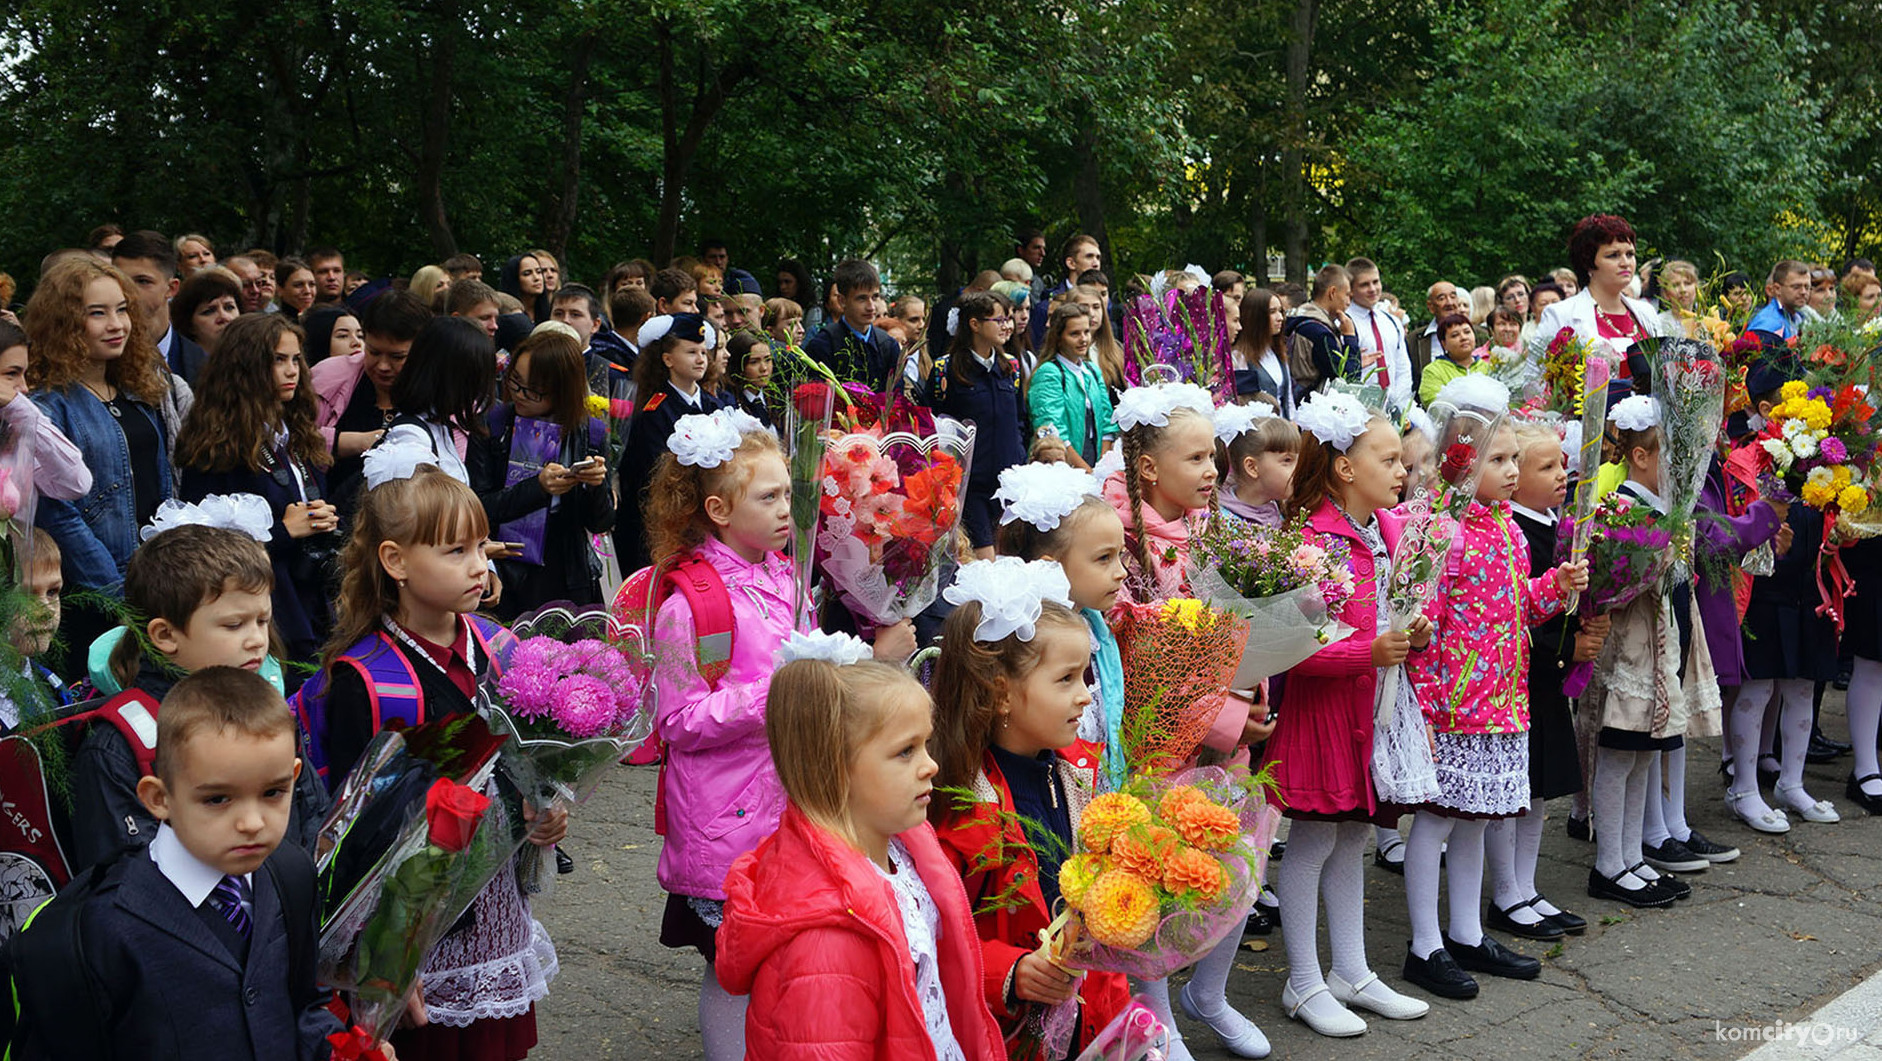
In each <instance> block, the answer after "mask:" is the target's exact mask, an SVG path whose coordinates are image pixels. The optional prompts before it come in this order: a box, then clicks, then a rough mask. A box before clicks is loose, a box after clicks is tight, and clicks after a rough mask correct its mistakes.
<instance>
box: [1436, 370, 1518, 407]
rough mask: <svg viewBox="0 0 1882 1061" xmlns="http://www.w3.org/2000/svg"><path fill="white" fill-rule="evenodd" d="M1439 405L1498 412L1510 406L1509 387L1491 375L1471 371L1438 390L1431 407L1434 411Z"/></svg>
mask: <svg viewBox="0 0 1882 1061" xmlns="http://www.w3.org/2000/svg"><path fill="white" fill-rule="evenodd" d="M1441 406H1449V407H1450V408H1451V409H1454V410H1457V409H1470V410H1473V411H1476V412H1484V413H1500V412H1503V411H1505V410H1507V409H1508V408H1509V407H1510V389H1509V388H1508V387H1506V386H1504V385H1503V384H1502V383H1501V382H1499V381H1497V380H1496V379H1495V378H1493V377H1490V376H1486V375H1483V374H1482V373H1480V372H1473V373H1470V374H1469V375H1466V376H1459V377H1457V378H1456V379H1454V380H1452V381H1451V382H1449V383H1446V384H1445V385H1444V387H1443V389H1441V390H1439V391H1438V396H1437V399H1436V400H1434V401H1433V402H1432V403H1431V408H1432V410H1433V411H1434V412H1435V411H1437V409H1438V408H1439V407H1441Z"/></svg>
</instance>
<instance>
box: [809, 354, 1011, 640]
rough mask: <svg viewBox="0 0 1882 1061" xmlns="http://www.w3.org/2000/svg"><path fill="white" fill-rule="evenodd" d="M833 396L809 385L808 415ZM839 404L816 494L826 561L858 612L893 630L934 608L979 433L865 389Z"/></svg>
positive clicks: (820, 554)
mask: <svg viewBox="0 0 1882 1061" xmlns="http://www.w3.org/2000/svg"><path fill="white" fill-rule="evenodd" d="M824 394H825V392H824V391H823V390H821V389H819V385H815V384H811V385H806V386H805V387H799V388H798V390H797V393H796V400H795V402H794V404H796V405H797V411H798V414H799V415H800V416H803V417H805V418H806V419H810V418H812V417H814V416H817V415H820V410H821V408H822V403H823V402H824V400H825V398H824ZM836 398H837V404H836V406H835V408H834V409H833V410H832V412H831V427H830V430H829V434H828V437H827V441H826V443H825V447H824V451H823V455H822V460H821V464H820V468H819V473H820V474H819V476H818V483H817V485H816V487H815V490H814V493H812V494H811V496H814V497H816V498H818V499H819V500H818V514H819V516H820V524H819V526H818V528H817V532H816V547H817V548H816V552H817V565H818V566H819V567H820V568H822V570H823V573H824V575H825V577H827V578H828V579H829V580H830V584H831V585H832V586H833V587H834V588H835V589H836V592H837V595H838V596H839V597H840V598H841V599H842V601H843V603H844V604H845V605H846V606H848V607H849V609H850V610H851V611H853V612H855V613H856V615H857V616H859V617H860V618H862V619H863V620H864V621H866V622H868V623H870V624H872V625H875V626H888V625H890V624H892V623H896V622H899V621H900V620H902V619H906V618H908V617H909V616H912V615H914V614H916V613H917V612H919V611H921V610H922V609H923V608H926V607H927V606H928V605H930V604H932V603H933V602H934V597H935V591H936V581H937V577H938V574H939V571H940V565H941V560H942V558H943V557H944V556H945V555H946V554H947V549H948V545H949V544H950V542H951V541H952V540H953V537H954V530H955V528H956V526H958V525H959V523H960V515H961V493H962V491H963V489H964V488H965V485H966V481H965V471H966V469H967V468H968V466H969V465H970V464H971V463H972V461H973V453H974V429H973V426H972V425H967V424H959V423H956V422H954V421H952V420H946V419H943V420H940V421H937V420H935V419H934V418H933V417H932V416H931V415H930V414H929V413H928V411H927V410H925V409H921V408H919V407H918V406H916V405H914V404H913V403H912V402H910V401H908V399H906V398H904V397H902V396H900V395H896V396H894V397H893V398H891V399H889V400H888V401H884V400H883V398H882V397H881V396H880V395H878V394H875V393H874V392H872V391H870V390H869V389H868V388H866V387H861V386H858V385H855V384H846V385H845V386H844V387H843V388H841V389H840V390H838V391H837V392H836Z"/></svg>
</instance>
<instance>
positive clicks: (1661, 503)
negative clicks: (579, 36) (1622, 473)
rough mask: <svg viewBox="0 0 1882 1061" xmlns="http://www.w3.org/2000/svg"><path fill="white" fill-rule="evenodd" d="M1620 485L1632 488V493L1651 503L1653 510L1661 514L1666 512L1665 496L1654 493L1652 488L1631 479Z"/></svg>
mask: <svg viewBox="0 0 1882 1061" xmlns="http://www.w3.org/2000/svg"><path fill="white" fill-rule="evenodd" d="M1621 485H1622V486H1625V487H1627V488H1629V489H1630V490H1632V491H1633V492H1634V495H1635V496H1637V497H1639V498H1640V499H1641V500H1642V501H1645V502H1646V503H1647V504H1649V505H1652V506H1653V510H1654V511H1655V512H1658V513H1660V514H1661V515H1665V514H1666V498H1663V497H1661V496H1660V495H1659V494H1656V493H1654V492H1653V491H1652V490H1649V489H1647V488H1646V487H1644V486H1642V485H1640V484H1639V483H1637V482H1635V481H1633V480H1632V479H1629V480H1627V481H1626V482H1624V483H1622V484H1621Z"/></svg>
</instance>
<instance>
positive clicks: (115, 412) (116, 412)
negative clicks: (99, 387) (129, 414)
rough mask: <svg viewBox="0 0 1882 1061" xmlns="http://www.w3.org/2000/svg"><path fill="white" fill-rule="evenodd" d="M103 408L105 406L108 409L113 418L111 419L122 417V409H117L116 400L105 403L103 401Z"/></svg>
mask: <svg viewBox="0 0 1882 1061" xmlns="http://www.w3.org/2000/svg"><path fill="white" fill-rule="evenodd" d="M105 408H106V409H108V410H110V412H111V419H113V420H122V419H124V412H123V410H121V409H119V408H118V405H117V403H116V402H106V403H105Z"/></svg>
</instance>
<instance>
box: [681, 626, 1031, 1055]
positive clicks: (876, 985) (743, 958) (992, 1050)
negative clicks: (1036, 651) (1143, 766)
mask: <svg viewBox="0 0 1882 1061" xmlns="http://www.w3.org/2000/svg"><path fill="white" fill-rule="evenodd" d="M869 654H870V649H869V646H867V645H865V644H863V643H862V642H861V641H859V640H857V639H856V638H853V637H849V636H848V635H845V634H835V635H821V634H811V635H805V634H793V635H791V638H790V640H788V641H787V642H786V643H785V644H784V647H783V648H782V649H781V650H780V652H779V659H780V661H781V662H782V663H783V666H782V667H781V668H780V669H779V670H778V672H777V674H776V675H774V676H773V677H772V679H771V690H770V695H769V696H768V697H767V700H768V702H769V703H770V705H771V708H770V712H769V713H768V714H767V715H766V717H765V737H766V740H767V741H768V742H769V744H770V746H771V757H772V759H773V760H774V761H775V762H776V763H777V767H778V780H779V781H781V782H782V783H783V785H784V791H785V794H786V795H787V796H788V797H789V798H790V803H789V804H788V805H787V806H786V808H785V811H784V818H783V821H782V822H781V823H780V824H779V826H778V831H777V832H776V833H774V834H773V835H772V836H771V837H769V838H768V839H766V840H765V841H764V842H763V843H761V844H760V845H758V848H757V849H756V850H754V851H751V852H748V853H747V854H745V855H742V856H740V858H739V859H738V861H737V862H736V863H734V864H733V866H732V871H731V873H730V874H728V875H727V877H726V881H725V890H726V895H727V900H726V907H725V922H724V924H723V925H722V926H721V927H720V929H719V935H718V961H717V962H716V963H715V964H714V966H713V968H714V971H716V972H717V974H718V976H719V982H720V984H721V985H722V986H723V987H724V988H725V989H726V990H727V991H729V992H731V993H732V994H735V995H742V994H750V995H751V996H752V997H751V1003H750V1005H749V1006H748V1007H747V1008H746V1011H745V1047H746V1051H747V1053H746V1056H748V1057H763V1058H770V1059H790V1058H815V1059H817V1061H836V1059H846V1061H847V1059H855V1061H890V1059H895V1061H901V1059H904V1058H910V1059H928V1061H995V1059H997V1058H1000V1057H1002V1056H1004V1054H1005V1050H1004V1049H1003V1047H1002V1046H1001V1044H1000V1033H999V1032H998V1031H997V1030H996V1028H995V1025H994V1022H993V1014H991V1013H989V1012H988V1011H987V1003H986V1001H985V1000H984V999H983V998H982V997H981V981H982V979H983V977H982V975H981V955H980V947H979V946H978V945H977V944H978V942H979V940H978V939H977V938H976V936H975V934H974V923H973V917H972V913H971V912H970V910H969V909H968V905H967V893H966V892H965V891H963V890H962V887H961V879H960V875H959V874H957V873H956V872H954V866H953V865H952V864H951V863H950V862H949V861H948V857H947V855H946V854H945V853H944V852H943V850H942V848H941V845H940V844H939V843H937V842H936V840H935V834H934V830H933V828H931V827H930V826H929V825H928V822H927V817H926V815H927V812H928V803H929V798H930V793H931V792H932V790H933V784H932V782H933V780H934V775H935V763H934V760H933V759H931V758H929V756H928V750H927V743H928V738H929V737H930V736H931V735H932V734H933V732H934V723H933V719H934V705H933V704H932V702H931V701H929V699H928V693H927V692H926V690H924V689H922V687H921V685H920V684H919V683H917V682H916V681H915V680H914V679H913V678H912V677H910V676H909V675H908V673H907V672H906V671H903V670H900V669H898V668H894V667H890V666H887V665H885V664H881V663H876V662H873V661H871V660H870V659H869Z"/></svg>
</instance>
